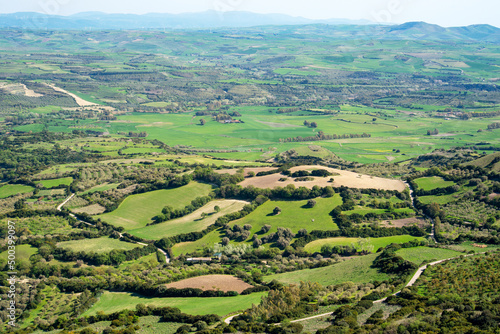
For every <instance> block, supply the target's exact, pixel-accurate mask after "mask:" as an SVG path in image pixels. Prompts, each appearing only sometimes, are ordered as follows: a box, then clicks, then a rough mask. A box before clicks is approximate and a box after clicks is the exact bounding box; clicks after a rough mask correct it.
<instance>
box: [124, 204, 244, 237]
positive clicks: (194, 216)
mask: <svg viewBox="0 0 500 334" xmlns="http://www.w3.org/2000/svg"><path fill="white" fill-rule="evenodd" d="M245 204H248V203H247V202H243V201H235V200H216V201H211V202H209V203H207V204H206V205H204V206H203V207H201V208H199V209H198V210H196V211H194V212H193V213H191V214H189V215H186V216H184V217H181V218H177V219H172V220H169V221H167V222H164V223H160V224H156V225H151V226H147V227H143V228H140V229H137V230H132V231H131V232H130V234H132V235H135V236H137V237H140V238H144V239H149V240H159V239H161V238H165V237H169V236H173V235H177V234H182V233H189V232H195V231H201V230H203V229H205V228H206V227H208V226H209V225H212V224H213V223H215V221H216V220H217V218H219V217H221V216H223V215H225V214H228V213H231V212H236V211H239V210H241V209H242V208H243V206H244V205H245ZM215 206H219V207H220V209H221V210H220V211H219V212H215V211H214V207H215ZM202 213H206V214H208V216H207V217H205V218H203V219H202V217H201V214H202Z"/></svg>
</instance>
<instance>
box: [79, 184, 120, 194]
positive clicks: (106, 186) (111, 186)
mask: <svg viewBox="0 0 500 334" xmlns="http://www.w3.org/2000/svg"><path fill="white" fill-rule="evenodd" d="M118 185H119V183H104V184H100V185H97V186H95V187H92V188H90V189H88V190H85V191H84V192H82V193H81V195H85V194H92V193H95V192H96V191H106V190H109V189H116V187H118Z"/></svg>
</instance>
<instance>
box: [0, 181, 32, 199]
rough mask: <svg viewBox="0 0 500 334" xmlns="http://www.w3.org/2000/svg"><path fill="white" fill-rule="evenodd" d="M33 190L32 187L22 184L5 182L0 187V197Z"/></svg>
mask: <svg viewBox="0 0 500 334" xmlns="http://www.w3.org/2000/svg"><path fill="white" fill-rule="evenodd" d="M31 191H33V187H30V186H25V185H22V184H6V185H4V186H2V187H1V188H0V198H6V197H9V196H12V195H18V194H25V193H29V192H31Z"/></svg>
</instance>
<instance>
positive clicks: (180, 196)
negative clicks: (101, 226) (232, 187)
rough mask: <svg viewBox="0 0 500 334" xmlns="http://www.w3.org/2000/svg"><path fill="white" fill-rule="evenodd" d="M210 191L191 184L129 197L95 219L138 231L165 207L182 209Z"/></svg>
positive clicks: (197, 184)
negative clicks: (115, 207) (112, 209)
mask: <svg viewBox="0 0 500 334" xmlns="http://www.w3.org/2000/svg"><path fill="white" fill-rule="evenodd" d="M211 189H212V187H211V186H210V185H207V184H202V183H197V182H191V183H189V184H187V185H185V186H183V187H180V188H175V189H162V190H155V191H151V192H147V193H143V194H137V195H131V196H128V197H127V198H125V199H124V200H123V202H122V203H121V204H120V206H118V208H117V209H116V210H114V211H113V212H109V213H105V214H102V215H98V216H96V218H101V219H102V220H103V221H105V222H108V223H110V224H113V225H115V226H122V227H123V228H125V230H134V229H138V228H141V227H145V226H146V225H147V224H148V223H151V222H152V218H153V217H154V216H156V215H158V214H160V213H161V210H162V209H163V208H164V207H165V206H167V205H170V206H171V207H173V208H174V209H182V208H184V207H185V206H186V205H188V204H190V203H191V201H192V200H193V199H194V198H196V197H199V196H206V195H208V194H209V193H210V190H211Z"/></svg>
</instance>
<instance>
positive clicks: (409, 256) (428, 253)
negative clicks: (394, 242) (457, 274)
mask: <svg viewBox="0 0 500 334" xmlns="http://www.w3.org/2000/svg"><path fill="white" fill-rule="evenodd" d="M396 253H397V254H398V255H399V256H401V257H402V258H403V259H405V260H408V261H410V262H413V263H415V264H421V263H422V262H423V261H431V260H442V259H447V258H450V257H455V256H460V255H462V253H459V252H456V251H453V250H450V249H442V248H430V247H413V248H403V249H400V250H398V251H397V252H396Z"/></svg>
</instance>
